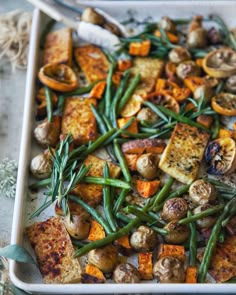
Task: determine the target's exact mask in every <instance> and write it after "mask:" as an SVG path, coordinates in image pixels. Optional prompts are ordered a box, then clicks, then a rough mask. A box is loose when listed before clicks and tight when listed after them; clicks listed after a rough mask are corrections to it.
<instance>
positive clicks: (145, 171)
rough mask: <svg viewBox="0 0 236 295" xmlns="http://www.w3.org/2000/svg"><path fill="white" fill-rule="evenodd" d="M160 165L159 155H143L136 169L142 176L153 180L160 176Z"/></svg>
mask: <svg viewBox="0 0 236 295" xmlns="http://www.w3.org/2000/svg"><path fill="white" fill-rule="evenodd" d="M158 163H159V157H158V155H157V154H153V153H148V154H143V155H142V156H140V157H139V158H138V160H137V163H136V168H137V171H138V173H139V174H140V175H141V176H143V177H145V178H147V179H153V178H155V177H157V176H158V171H159V170H158Z"/></svg>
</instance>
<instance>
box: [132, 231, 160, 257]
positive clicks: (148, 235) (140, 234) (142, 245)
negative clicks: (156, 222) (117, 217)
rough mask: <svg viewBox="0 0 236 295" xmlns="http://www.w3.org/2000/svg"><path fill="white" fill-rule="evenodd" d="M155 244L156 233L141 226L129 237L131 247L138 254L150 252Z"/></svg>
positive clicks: (156, 241)
mask: <svg viewBox="0 0 236 295" xmlns="http://www.w3.org/2000/svg"><path fill="white" fill-rule="evenodd" d="M157 243H158V238H157V234H156V232H154V230H152V229H151V228H150V227H147V226H145V225H141V226H140V227H139V228H138V229H137V230H136V231H135V232H133V234H132V235H131V237H130V244H131V246H132V247H133V248H134V249H135V250H136V251H138V252H148V251H152V250H153V249H154V248H155V247H156V245H157Z"/></svg>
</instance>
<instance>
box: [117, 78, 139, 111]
mask: <svg viewBox="0 0 236 295" xmlns="http://www.w3.org/2000/svg"><path fill="white" fill-rule="evenodd" d="M139 81H140V74H137V75H136V76H135V77H134V79H133V80H132V81H131V83H130V85H129V87H128V88H127V90H126V91H125V93H124V95H123V96H122V97H121V99H120V101H119V104H118V106H117V114H120V112H121V111H122V109H123V107H124V106H125V105H126V103H127V102H128V100H129V99H130V97H131V96H132V94H133V92H134V90H135V88H136V87H137V85H138V83H139Z"/></svg>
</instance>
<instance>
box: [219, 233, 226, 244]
mask: <svg viewBox="0 0 236 295" xmlns="http://www.w3.org/2000/svg"><path fill="white" fill-rule="evenodd" d="M224 241H225V232H224V231H222V232H221V233H220V234H219V237H218V242H219V243H224Z"/></svg>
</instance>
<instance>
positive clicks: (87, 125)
mask: <svg viewBox="0 0 236 295" xmlns="http://www.w3.org/2000/svg"><path fill="white" fill-rule="evenodd" d="M96 103H97V101H96V99H94V98H85V99H84V98H81V97H68V98H66V102H65V106H64V110H63V116H62V123H61V130H62V134H69V133H71V134H72V136H73V138H74V140H75V143H76V144H86V143H88V142H89V141H93V140H95V139H96V119H95V117H94V114H93V112H92V110H91V107H90V104H93V105H95V106H96Z"/></svg>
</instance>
